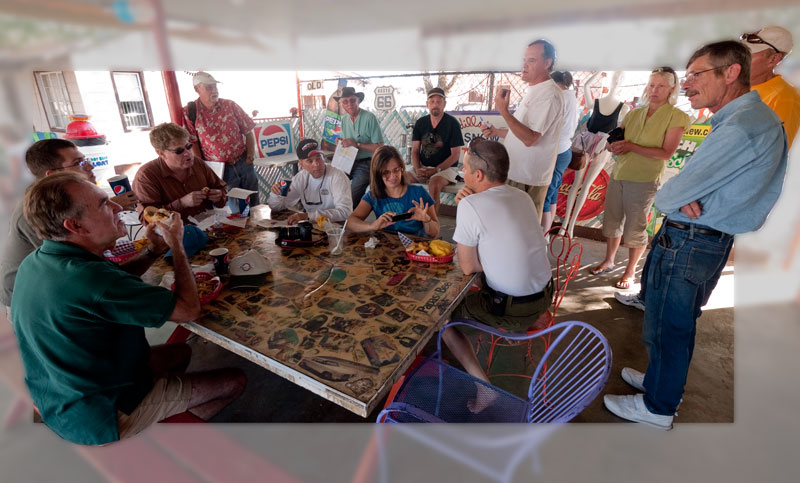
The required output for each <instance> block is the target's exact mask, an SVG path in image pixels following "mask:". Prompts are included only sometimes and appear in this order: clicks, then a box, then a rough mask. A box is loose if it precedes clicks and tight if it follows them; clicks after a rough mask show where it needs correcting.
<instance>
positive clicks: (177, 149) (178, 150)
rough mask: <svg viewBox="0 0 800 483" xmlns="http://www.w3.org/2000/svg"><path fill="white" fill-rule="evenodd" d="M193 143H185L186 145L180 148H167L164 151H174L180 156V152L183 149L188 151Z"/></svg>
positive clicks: (181, 152)
mask: <svg viewBox="0 0 800 483" xmlns="http://www.w3.org/2000/svg"><path fill="white" fill-rule="evenodd" d="M193 145H194V143H186V146H183V147H182V148H175V149H169V148H167V149H165V151H169V152H171V153H175V154H177V155H179V156H180V155H181V154H183V152H184V151H189V150H190V149H192V146H193Z"/></svg>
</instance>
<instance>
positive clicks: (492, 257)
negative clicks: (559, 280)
mask: <svg viewBox="0 0 800 483" xmlns="http://www.w3.org/2000/svg"><path fill="white" fill-rule="evenodd" d="M508 164H509V160H508V153H507V152H506V149H505V147H503V145H502V144H500V143H498V142H495V141H487V140H485V139H483V138H474V139H473V140H472V141H470V143H469V151H468V152H467V155H466V157H465V158H464V184H465V186H464V188H462V189H461V190H460V191H459V192H458V194H457V195H456V203H458V211H457V213H456V230H455V233H454V234H453V240H455V241H456V243H457V244H458V263H459V266H460V267H461V270H462V271H463V272H464V274H466V275H470V274H473V273H479V272H482V273H483V286H482V288H481V291H480V292H477V293H475V292H472V293H469V294H468V295H467V296H466V298H465V299H464V301H463V302H461V304H460V305H459V306H458V307H456V309H455V311H454V312H453V318H467V319H473V320H479V321H481V322H483V323H485V324H487V325H491V326H493V327H499V328H502V329H504V330H508V331H509V332H523V331H525V329H527V328H528V327H529V326H530V325H531V324H533V323H534V321H536V320H537V319H538V318H539V316H540V315H542V314H543V313H544V312H545V311H546V310H547V308H548V307H549V306H550V303H551V302H552V300H553V282H552V278H551V270H550V262H549V260H548V259H547V244H546V243H545V240H544V234H543V233H542V227H541V225H539V223H534V222H532V221H530V222H526V221H525V220H531V218H532V217H533V216H535V213H536V207H535V206H534V204H533V201H532V200H531V199H530V197H528V195H526V194H525V193H523V192H522V191H520V190H518V189H516V188H513V187H511V186H509V185H507V184H506V178H507V176H508ZM443 337H444V340H445V343H446V344H447V346H448V347H449V348H450V350H451V351H452V352H453V355H454V356H455V357H456V358H457V359H458V361H459V362H460V363H461V365H462V366H464V369H466V370H467V372H469V373H470V374H472V375H473V376H475V377H477V378H478V379H481V380H483V381H485V382H487V383H488V382H489V378H488V377H487V376H486V374H485V373H484V372H483V369H482V368H481V366H480V364H479V363H478V359H477V358H476V357H475V353H474V352H473V350H472V345H471V344H470V343H469V341H468V340H467V338H466V337H465V336H464V335H463V334H462V333H461V332H460V331H459V330H458V329H456V328H453V327H451V328H449V329H447V331H445V333H444V334H443ZM481 388H483V386H479V387H478V397H477V398H476V399H475V400H473V401H470V402H469V403H468V404H469V409H470V411H472V412H474V413H478V412H480V411H482V410H484V409H485V408H486V407H487V406H488V405H490V404H491V402H492V397H491V395H490V394H491V393H488V392H486V391H481Z"/></svg>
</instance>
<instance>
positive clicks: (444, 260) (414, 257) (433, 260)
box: [406, 251, 455, 263]
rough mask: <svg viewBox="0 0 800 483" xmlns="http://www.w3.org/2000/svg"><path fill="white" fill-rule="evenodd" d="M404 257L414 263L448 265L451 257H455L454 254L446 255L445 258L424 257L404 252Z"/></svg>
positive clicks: (451, 259)
mask: <svg viewBox="0 0 800 483" xmlns="http://www.w3.org/2000/svg"><path fill="white" fill-rule="evenodd" d="M406 255H407V256H408V258H409V259H410V260H414V261H415V262H426V263H450V262H452V261H453V257H454V256H455V252H453V253H451V254H450V255H447V256H446V257H426V256H424V255H417V254H416V253H411V252H409V251H406Z"/></svg>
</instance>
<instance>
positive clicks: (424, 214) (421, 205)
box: [408, 198, 431, 223]
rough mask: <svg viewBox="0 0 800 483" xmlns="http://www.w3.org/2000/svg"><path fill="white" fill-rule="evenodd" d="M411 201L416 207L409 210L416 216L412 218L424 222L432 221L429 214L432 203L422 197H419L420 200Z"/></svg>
mask: <svg viewBox="0 0 800 483" xmlns="http://www.w3.org/2000/svg"><path fill="white" fill-rule="evenodd" d="M411 203H412V204H413V205H414V207H413V208H411V209H410V210H408V211H410V212H412V213H414V216H412V217H411V219H412V220H417V221H421V222H423V223H428V222H429V221H431V216H430V215H429V214H428V208H429V207H430V206H431V205H429V204H428V203H425V202H424V201H422V198H420V199H419V202H416V201H414V200H411Z"/></svg>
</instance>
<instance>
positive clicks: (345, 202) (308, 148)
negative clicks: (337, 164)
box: [267, 139, 353, 224]
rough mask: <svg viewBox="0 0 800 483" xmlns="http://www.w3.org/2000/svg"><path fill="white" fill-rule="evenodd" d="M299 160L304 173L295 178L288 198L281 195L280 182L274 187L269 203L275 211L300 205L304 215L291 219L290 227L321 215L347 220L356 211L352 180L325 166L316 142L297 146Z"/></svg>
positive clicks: (301, 172)
mask: <svg viewBox="0 0 800 483" xmlns="http://www.w3.org/2000/svg"><path fill="white" fill-rule="evenodd" d="M297 157H298V158H299V161H298V163H299V165H300V168H302V170H301V171H300V172H299V173H297V174H296V175H294V177H293V178H292V184H291V185H289V191H288V192H287V193H286V196H282V195H281V186H280V182H277V183H275V184H274V185H272V189H271V192H272V194H271V196H270V197H269V198H268V199H267V204H269V207H270V208H272V209H273V210H276V211H278V210H284V209H286V208H289V207H292V206H294V205H296V204H297V202H298V201H299V202H301V203H302V204H303V210H304V212H303V213H295V214H293V215H291V216H290V217H289V218H288V220H287V221H288V222H289V223H290V224H295V223H297V222H300V221H303V220H311V221H315V220H316V219H317V218H319V217H320V216H324V217H326V218H328V219H329V220H330V221H333V222H336V221H344V220H346V219H347V217H348V216H350V213H352V212H353V201H352V198H351V195H350V180H349V179H348V178H347V175H346V174H344V173H343V172H342V171H341V170H340V169H338V168H334V167H333V166H330V165H328V164H325V157H324V156H323V152H322V151H321V150H319V144H318V143H317V142H316V141H315V140H313V139H303V140H301V141H300V142H299V143H298V144H297Z"/></svg>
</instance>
